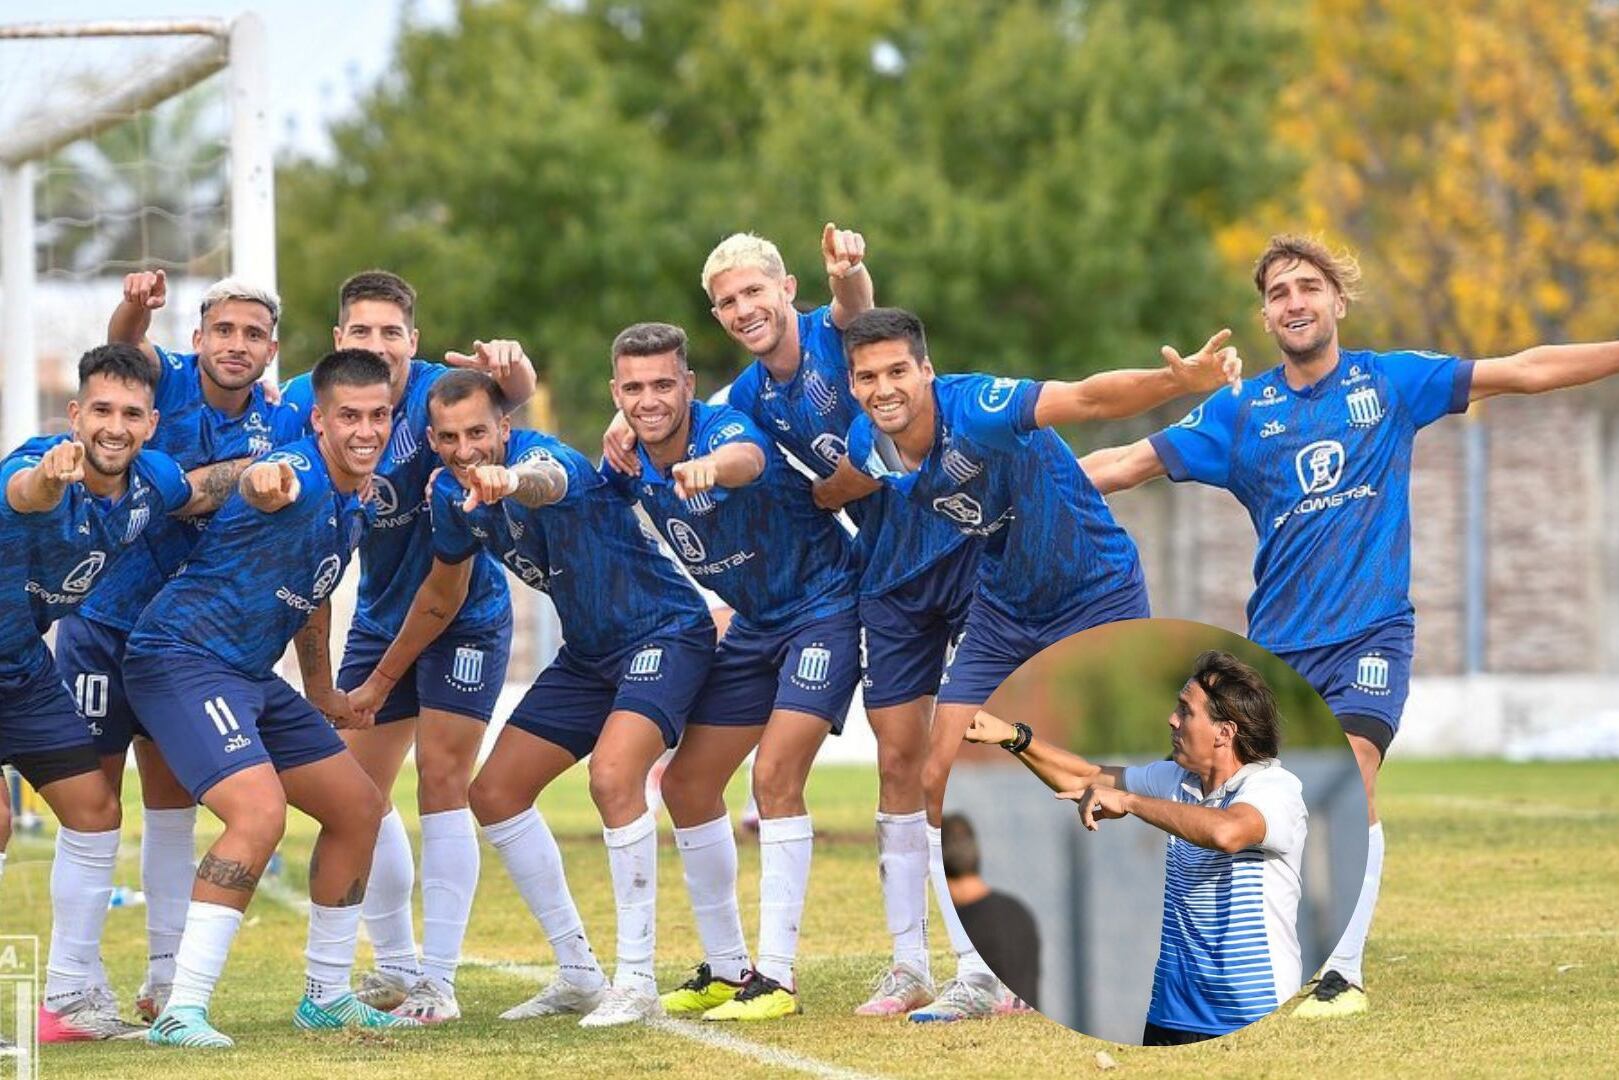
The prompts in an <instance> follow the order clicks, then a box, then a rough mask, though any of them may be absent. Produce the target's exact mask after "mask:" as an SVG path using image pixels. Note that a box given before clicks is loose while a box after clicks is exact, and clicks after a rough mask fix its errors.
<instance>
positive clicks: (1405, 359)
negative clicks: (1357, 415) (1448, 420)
mask: <svg viewBox="0 0 1619 1080" xmlns="http://www.w3.org/2000/svg"><path fill="white" fill-rule="evenodd" d="M1378 366H1379V367H1380V368H1381V369H1382V371H1383V374H1384V376H1386V377H1387V378H1388V380H1389V381H1390V382H1391V383H1393V384H1394V389H1395V392H1396V393H1398V394H1399V395H1400V400H1401V401H1402V402H1404V404H1405V406H1406V408H1407V409H1408V410H1409V411H1410V413H1411V422H1412V423H1413V424H1414V425H1415V426H1416V427H1419V428H1421V427H1427V426H1428V425H1429V424H1431V423H1433V422H1434V421H1435V420H1438V419H1440V418H1441V417H1443V416H1445V415H1447V414H1449V413H1458V412H1466V411H1467V399H1468V396H1469V394H1470V393H1471V391H1472V389H1473V362H1472V361H1471V360H1458V359H1456V357H1454V356H1447V355H1445V354H1443V353H1432V352H1418V351H1405V352H1393V353H1384V354H1383V355H1382V356H1381V357H1379V358H1378Z"/></svg>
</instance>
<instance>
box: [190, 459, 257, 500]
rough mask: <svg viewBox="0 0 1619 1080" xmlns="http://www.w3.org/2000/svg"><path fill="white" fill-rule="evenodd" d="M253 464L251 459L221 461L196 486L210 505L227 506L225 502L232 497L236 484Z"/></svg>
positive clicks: (210, 468)
mask: <svg viewBox="0 0 1619 1080" xmlns="http://www.w3.org/2000/svg"><path fill="white" fill-rule="evenodd" d="M252 463H253V462H252V460H251V459H249V458H238V459H236V460H235V461H221V462H219V463H218V464H217V465H209V466H208V467H207V468H206V469H205V470H203V474H202V476H201V478H200V480H199V482H198V483H197V484H196V485H195V487H196V490H197V491H198V492H200V493H201V494H202V495H203V496H204V497H205V498H206V499H207V500H208V502H209V503H210V504H212V505H214V506H223V505H225V500H226V499H228V498H230V497H231V493H232V492H233V491H235V490H236V482H237V481H238V480H240V479H241V478H242V473H244V472H246V471H247V467H248V466H249V465H251V464H252Z"/></svg>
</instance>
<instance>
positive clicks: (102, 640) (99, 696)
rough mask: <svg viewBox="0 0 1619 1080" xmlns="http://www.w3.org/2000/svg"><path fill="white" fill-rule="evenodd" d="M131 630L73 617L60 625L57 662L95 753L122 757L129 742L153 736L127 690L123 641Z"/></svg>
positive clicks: (69, 616)
mask: <svg viewBox="0 0 1619 1080" xmlns="http://www.w3.org/2000/svg"><path fill="white" fill-rule="evenodd" d="M128 638H129V632H128V631H126V630H117V629H114V628H113V627H110V626H103V625H102V624H101V623H98V622H95V621H93V620H91V619H86V618H84V617H83V616H80V615H68V616H66V617H65V618H63V619H62V620H61V621H60V622H58V623H57V624H56V666H57V667H58V668H60V669H61V671H62V681H64V682H66V683H67V684H68V686H70V687H72V689H73V696H74V697H75V698H77V699H78V702H79V712H80V714H81V715H83V717H84V722H85V723H86V724H88V725H89V728H90V736H91V738H93V739H95V741H96V753H98V754H100V755H101V756H103V757H108V756H111V755H119V756H122V754H123V753H124V751H126V750H128V749H129V743H130V740H131V739H132V738H133V737H134V736H136V735H139V736H140V737H141V738H143V739H145V738H149V737H150V736H148V735H147V734H146V729H145V728H144V727H142V726H141V722H140V719H139V717H137V716H136V715H135V710H134V709H131V708H130V707H129V697H128V695H126V694H125V693H124V642H125V641H126V640H128Z"/></svg>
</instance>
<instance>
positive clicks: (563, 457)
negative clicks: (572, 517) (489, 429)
mask: <svg viewBox="0 0 1619 1080" xmlns="http://www.w3.org/2000/svg"><path fill="white" fill-rule="evenodd" d="M537 461H549V462H550V463H551V464H553V465H556V466H557V467H559V468H560V469H561V470H562V472H563V474H564V475H565V476H566V477H567V484H568V486H567V490H566V491H564V492H563V494H562V498H560V499H558V500H557V503H556V505H562V504H566V503H571V502H577V501H578V500H580V499H582V498H584V497H585V495H586V493H588V492H589V491H590V489H591V488H593V487H595V486H596V485H597V484H598V483H599V482H600V481H599V480H598V478H597V475H596V470H595V469H593V468H591V466H590V462H589V461H588V460H586V459H585V456H584V455H583V454H581V453H579V451H577V450H575V449H573V448H572V447H570V446H566V445H563V444H562V443H554V444H552V445H550V446H547V445H546V444H544V443H543V442H540V441H538V440H535V441H533V442H530V443H528V444H527V445H524V446H518V447H516V448H515V449H514V452H513V456H512V463H511V467H512V468H513V469H520V468H522V467H523V466H524V465H529V464H532V463H534V462H537Z"/></svg>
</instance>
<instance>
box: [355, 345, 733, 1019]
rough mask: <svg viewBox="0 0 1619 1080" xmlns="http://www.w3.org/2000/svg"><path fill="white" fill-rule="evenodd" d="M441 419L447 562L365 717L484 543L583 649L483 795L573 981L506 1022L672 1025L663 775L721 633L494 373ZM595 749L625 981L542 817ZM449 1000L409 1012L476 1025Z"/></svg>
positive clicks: (414, 610)
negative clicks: (513, 406) (659, 780)
mask: <svg viewBox="0 0 1619 1080" xmlns="http://www.w3.org/2000/svg"><path fill="white" fill-rule="evenodd" d="M428 407H429V410H430V414H431V423H432V427H431V431H430V433H429V434H430V436H431V439H432V444H433V447H434V449H436V450H437V451H438V453H439V456H440V457H442V458H443V459H444V461H445V463H446V464H448V465H449V468H448V469H445V470H444V471H442V472H440V473H439V474H438V476H437V478H436V479H435V481H434V484H433V488H432V517H433V548H434V556H435V557H434V562H433V568H432V570H430V571H429V573H428V576H427V579H426V581H424V582H423V584H422V587H421V589H420V591H418V593H417V595H416V599H415V601H414V602H413V603H412V605H411V608H410V613H409V615H408V616H407V618H406V619H405V623H404V627H403V629H402V630H401V631H400V635H399V637H398V639H397V640H395V642H394V643H393V645H391V646H390V647H389V649H388V652H387V653H386V654H385V655H384V656H383V658H382V660H381V662H380V663H378V664H377V667H376V670H375V671H373V672H372V674H371V677H370V678H369V679H367V680H366V682H365V684H364V685H362V686H361V687H359V688H358V689H357V690H355V691H353V692H352V693H351V695H350V701H351V703H352V704H353V705H354V707H355V708H356V709H357V710H359V711H361V712H364V711H365V710H368V709H372V708H375V707H376V705H377V704H378V703H380V702H381V701H382V700H383V699H384V698H385V697H386V695H387V693H388V691H389V689H390V687H391V683H392V681H393V680H394V679H396V678H397V677H398V675H397V673H399V672H402V671H405V670H407V669H408V668H409V666H410V664H411V663H412V661H413V660H414V659H415V657H416V656H417V655H418V654H419V653H420V652H421V650H422V649H423V648H425V647H426V646H427V644H428V643H429V642H431V641H432V640H433V639H434V637H435V636H436V635H438V634H439V633H442V632H443V630H444V628H445V627H446V626H448V625H450V623H451V622H452V621H453V620H454V619H455V616H456V612H457V611H458V610H459V609H460V607H461V604H462V603H463V602H464V600H465V598H466V594H467V588H468V583H469V581H470V578H471V575H472V561H471V560H472V556H473V555H474V553H476V552H477V551H478V549H479V547H480V544H481V546H482V547H484V548H487V549H488V550H489V551H490V552H493V553H494V554H495V555H497V556H499V557H500V558H501V560H502V561H504V562H505V564H506V566H507V567H508V568H510V569H511V571H512V572H513V573H514V574H516V575H517V576H518V577H520V578H522V579H523V581H524V582H525V583H527V584H528V585H531V586H532V587H534V588H536V589H541V590H543V591H545V592H546V593H548V594H549V595H550V597H551V599H552V601H553V603H555V605H556V609H557V615H558V616H559V617H560V619H561V621H562V630H563V637H564V639H565V642H566V643H565V644H564V645H563V647H562V651H561V652H560V653H558V654H557V657H556V659H555V660H554V661H553V662H552V664H551V665H550V666H549V667H548V668H546V669H545V671H544V672H542V673H541V674H540V677H539V678H538V679H537V680H535V683H534V685H533V686H532V687H531V688H530V689H529V692H528V693H527V694H526V695H525V696H524V698H523V700H522V702H521V703H520V704H519V705H518V706H517V710H516V711H515V712H514V713H513V714H512V716H511V718H510V719H509V720H508V721H507V723H506V726H505V727H504V728H502V729H501V732H500V737H499V739H498V740H497V741H496V743H495V748H494V751H493V752H492V753H491V754H490V756H489V760H488V761H487V762H485V763H484V765H483V768H482V769H481V770H480V771H479V773H478V776H477V778H476V779H475V780H474V781H473V783H472V791H471V799H472V811H473V813H474V814H475V815H476V816H477V818H478V821H479V822H480V823H481V824H482V825H483V828H484V835H485V836H487V837H488V838H489V842H490V843H491V844H493V845H494V847H495V850H496V851H498V852H499V853H500V857H501V860H502V861H503V862H504V863H505V864H506V869H507V871H508V872H509V873H510V874H511V876H512V880H513V881H514V882H515V883H516V885H517V889H518V891H519V892H520V893H521V894H522V896H523V900H524V902H525V903H527V904H528V908H529V910H530V911H531V912H532V913H533V914H534V917H535V918H536V919H538V920H539V921H540V924H541V925H542V926H543V927H544V928H545V933H546V937H547V938H549V939H550V941H551V944H552V946H553V947H554V948H555V949H556V954H557V963H558V965H559V966H560V968H561V970H562V975H561V977H560V978H559V979H557V980H556V981H555V982H554V983H552V984H551V985H550V986H548V987H546V988H545V989H543V990H541V991H540V992H539V993H538V994H536V995H535V996H534V997H533V998H531V999H530V1000H528V1001H526V1002H523V1003H522V1004H521V1005H518V1006H516V1007H515V1008H513V1009H510V1010H508V1011H507V1012H506V1013H504V1014H503V1019H508V1020H520V1019H526V1018H528V1017H534V1016H550V1015H555V1014H559V1013H570V1012H572V1013H585V1014H586V1015H585V1017H584V1019H583V1020H581V1021H580V1024H581V1026H583V1027H607V1026H611V1025H616V1024H627V1023H633V1022H635V1021H637V1020H642V1019H645V1018H647V1017H650V1016H654V1015H657V1014H658V1013H659V1012H660V1011H661V1010H660V1008H659V1005H658V995H657V985H656V983H655V982H654V979H653V970H652V958H653V943H654V937H655V930H656V924H657V921H656V910H657V908H656V900H657V857H658V834H657V819H656V818H655V817H654V815H653V814H652V812H651V811H650V810H649V809H648V807H647V803H646V778H647V773H648V772H649V771H650V770H651V768H652V765H653V763H654V762H656V761H657V760H658V758H659V757H660V756H661V755H662V754H663V752H664V750H666V749H667V748H668V747H671V746H674V745H675V743H676V742H677V741H678V740H679V738H680V734H681V732H682V730H684V728H685V724H686V714H687V712H688V711H689V710H690V707H691V703H692V701H693V699H694V698H695V697H696V695H697V691H698V690H699V689H700V688H701V686H702V682H703V677H704V675H705V674H706V673H707V671H708V668H709V664H710V662H711V660H712V658H713V653H714V624H713V622H712V621H711V620H710V619H709V616H708V611H707V610H706V608H705V607H704V605H703V602H702V599H701V598H700V597H699V596H698V595H697V591H696V590H695V589H693V588H692V587H691V584H690V583H689V582H687V581H686V580H685V579H684V578H683V577H681V575H680V572H679V571H678V570H677V569H676V568H675V566H674V565H673V564H672V563H671V562H670V561H669V558H668V556H667V555H665V554H664V553H663V552H661V551H660V550H659V549H658V546H657V545H656V544H655V543H653V542H652V541H651V539H650V538H648V537H647V536H646V535H645V534H644V533H643V532H642V531H641V526H640V523H639V522H638V521H637V520H636V517H635V512H634V510H633V508H632V506H631V503H630V500H629V499H628V498H627V497H626V496H625V495H624V494H623V493H621V492H619V491H616V490H615V489H614V488H613V487H610V486H609V485H608V482H607V481H606V480H605V479H603V477H602V476H601V475H600V474H599V473H597V471H596V470H595V469H594V468H592V467H591V465H590V462H589V461H587V460H586V459H585V458H584V456H583V455H581V454H579V453H578V452H577V451H575V450H574V449H572V448H571V447H569V446H566V445H565V444H563V443H562V442H560V441H558V440H556V439H554V438H551V437H550V436H548V435H543V434H541V433H539V432H536V431H513V430H512V429H511V422H510V420H509V419H507V417H506V410H505V399H504V397H503V395H502V394H501V392H500V388H499V387H498V386H497V385H496V384H495V382H494V380H493V379H491V378H489V377H488V376H487V375H484V374H482V373H479V372H471V371H460V372H453V373H451V374H448V375H445V376H444V377H443V378H442V379H440V380H439V381H438V382H437V383H435V384H434V386H433V389H432V391H431V392H430V393H429V395H428ZM587 754H588V755H589V756H590V794H591V798H592V799H593V800H594V801H595V803H596V808H597V809H598V810H599V811H600V812H601V818H602V825H603V829H602V837H603V839H604V840H605V841H606V844H607V855H608V864H609V867H610V869H611V871H612V878H613V894H614V898H615V899H616V901H617V906H618V970H617V971H616V973H615V974H614V978H613V983H612V985H611V987H608V986H607V985H606V977H605V976H604V975H603V973H602V970H601V967H600V965H598V964H597V962H596V958H595V956H594V955H593V954H592V952H591V950H590V945H589V942H588V941H587V939H586V936H585V932H584V928H583V926H582V925H581V923H580V920H579V913H578V910H577V909H576V908H575V906H574V903H573V898H572V896H571V895H570V894H569V892H568V885H567V879H566V877H565V875H564V872H563V867H562V855H561V852H560V851H559V850H558V848H557V844H556V841H555V840H554V839H553V838H552V836H551V832H550V830H549V829H548V828H547V827H546V824H545V820H544V819H543V818H542V817H541V816H540V814H539V812H538V811H537V810H536V809H535V808H534V800H535V799H536V798H537V797H538V796H539V793H540V792H541V791H543V790H544V789H545V788H546V787H547V786H548V785H549V784H550V783H551V782H552V781H553V780H555V779H556V778H557V777H558V776H560V775H561V774H562V773H563V772H564V771H566V770H567V769H568V768H570V767H571V766H572V765H574V764H575V763H576V762H577V761H579V759H581V758H583V757H585V756H586V755H587ZM468 900H469V901H470V897H469V898H468ZM463 921H464V920H463ZM437 993H438V999H437V1000H436V1001H427V1000H426V999H425V998H423V997H422V995H420V994H417V995H415V997H416V998H417V1001H416V1002H415V1003H413V1002H407V1003H406V1004H405V1005H404V1006H402V1007H401V1009H400V1010H398V1011H400V1012H404V1011H405V1010H406V1009H409V1010H410V1013H409V1015H413V1016H416V1017H418V1018H420V1019H422V1020H426V1021H436V1020H447V1019H452V1018H453V1017H455V1016H457V1015H459V1009H457V1008H456V1005H455V998H454V995H453V992H452V991H451V990H450V988H449V987H444V986H440V987H437Z"/></svg>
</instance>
